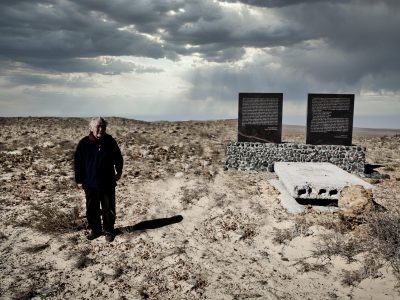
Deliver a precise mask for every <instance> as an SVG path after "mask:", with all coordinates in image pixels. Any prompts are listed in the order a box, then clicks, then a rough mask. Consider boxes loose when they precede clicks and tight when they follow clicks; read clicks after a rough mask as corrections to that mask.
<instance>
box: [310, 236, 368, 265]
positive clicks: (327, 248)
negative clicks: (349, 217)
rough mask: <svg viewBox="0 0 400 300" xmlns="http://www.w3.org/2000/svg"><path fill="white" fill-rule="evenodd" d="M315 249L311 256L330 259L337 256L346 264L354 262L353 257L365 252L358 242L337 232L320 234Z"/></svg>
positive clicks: (363, 246)
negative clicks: (344, 259) (345, 261)
mask: <svg viewBox="0 0 400 300" xmlns="http://www.w3.org/2000/svg"><path fill="white" fill-rule="evenodd" d="M315 248H316V249H315V250H312V252H313V256H316V257H324V258H326V259H330V258H331V257H332V256H335V255H337V256H341V257H344V258H346V260H347V262H348V263H350V262H353V261H355V259H354V256H356V255H357V254H359V253H362V252H364V251H365V250H366V249H365V245H364V244H363V243H360V241H359V240H356V239H354V238H353V237H351V236H346V235H343V234H341V233H339V232H329V233H325V234H322V235H321V237H320V240H318V241H317V242H316V243H315Z"/></svg>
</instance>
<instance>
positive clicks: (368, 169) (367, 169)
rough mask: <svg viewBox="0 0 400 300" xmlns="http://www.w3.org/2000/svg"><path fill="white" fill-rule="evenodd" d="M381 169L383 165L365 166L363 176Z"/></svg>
mask: <svg viewBox="0 0 400 300" xmlns="http://www.w3.org/2000/svg"><path fill="white" fill-rule="evenodd" d="M380 167H383V165H373V164H365V166H364V173H365V174H372V173H374V172H376V171H375V169H377V168H380Z"/></svg>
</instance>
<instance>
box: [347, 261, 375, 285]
mask: <svg viewBox="0 0 400 300" xmlns="http://www.w3.org/2000/svg"><path fill="white" fill-rule="evenodd" d="M381 267H382V263H381V262H380V261H379V260H377V259H376V257H373V256H372V255H371V256H368V257H367V258H366V259H365V260H364V263H363V266H362V267H361V268H360V269H358V270H353V271H347V270H343V273H342V276H343V278H342V284H344V285H348V286H356V285H357V284H359V283H360V282H361V281H363V280H364V279H366V278H378V277H380V276H382V274H381V273H380V272H379V269H380V268H381Z"/></svg>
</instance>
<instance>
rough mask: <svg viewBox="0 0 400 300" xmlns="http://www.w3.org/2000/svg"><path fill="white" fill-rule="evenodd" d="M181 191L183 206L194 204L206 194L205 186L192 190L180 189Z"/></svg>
mask: <svg viewBox="0 0 400 300" xmlns="http://www.w3.org/2000/svg"><path fill="white" fill-rule="evenodd" d="M181 191H182V197H181V203H182V204H184V205H189V204H194V203H196V202H197V201H199V199H200V198H202V197H204V196H206V195H207V194H208V188H207V186H196V187H194V188H187V187H182V188H181Z"/></svg>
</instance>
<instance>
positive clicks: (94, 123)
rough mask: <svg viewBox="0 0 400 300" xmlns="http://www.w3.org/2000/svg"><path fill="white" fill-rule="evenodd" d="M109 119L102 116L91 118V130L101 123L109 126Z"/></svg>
mask: <svg viewBox="0 0 400 300" xmlns="http://www.w3.org/2000/svg"><path fill="white" fill-rule="evenodd" d="M107 124H108V123H107V121H106V120H105V119H104V118H102V117H96V118H93V119H91V120H90V122H89V129H90V130H93V129H95V128H96V127H97V126H99V125H103V126H105V127H107Z"/></svg>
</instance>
